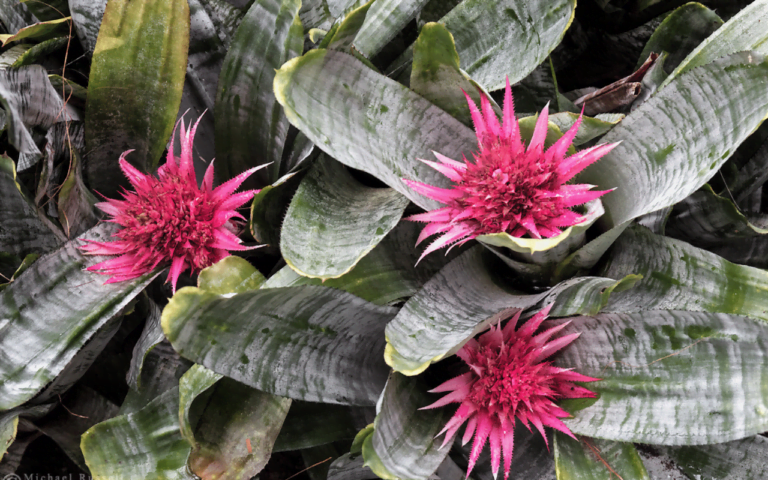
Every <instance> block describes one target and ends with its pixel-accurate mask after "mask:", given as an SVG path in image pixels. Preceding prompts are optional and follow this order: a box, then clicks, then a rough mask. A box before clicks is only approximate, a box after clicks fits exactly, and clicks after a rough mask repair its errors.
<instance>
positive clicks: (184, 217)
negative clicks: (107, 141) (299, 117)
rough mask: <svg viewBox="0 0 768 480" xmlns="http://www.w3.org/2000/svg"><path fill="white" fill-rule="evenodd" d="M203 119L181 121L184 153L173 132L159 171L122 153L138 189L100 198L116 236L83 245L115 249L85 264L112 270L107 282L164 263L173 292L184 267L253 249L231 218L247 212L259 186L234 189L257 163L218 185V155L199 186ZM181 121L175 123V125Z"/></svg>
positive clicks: (90, 250) (99, 250)
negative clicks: (195, 148) (196, 158)
mask: <svg viewBox="0 0 768 480" xmlns="http://www.w3.org/2000/svg"><path fill="white" fill-rule="evenodd" d="M198 123H200V119H198V120H197V123H195V124H194V125H193V126H192V128H191V129H189V130H187V129H186V128H185V125H184V121H183V120H181V156H180V157H179V158H176V157H175V156H174V155H173V136H175V135H176V131H175V130H174V133H173V136H172V137H171V145H170V147H169V149H168V157H167V160H166V163H165V164H164V165H163V166H161V167H160V168H159V169H158V171H157V177H154V176H152V175H145V174H143V173H141V172H140V171H138V170H137V169H136V168H134V167H133V166H132V165H131V164H130V163H128V162H127V161H126V160H125V156H126V155H128V154H129V153H131V152H132V151H133V150H128V151H126V152H124V153H123V154H122V155H121V156H120V160H119V162H120V168H121V169H122V171H123V173H124V174H125V176H126V177H128V181H129V182H130V183H131V185H132V186H133V189H134V191H132V192H129V191H124V192H123V193H122V196H123V199H122V200H114V199H106V201H104V202H101V203H97V204H96V206H97V207H99V209H101V210H102V211H103V212H105V213H107V214H108V215H110V217H111V218H110V219H109V220H108V221H110V222H114V223H117V224H118V225H120V226H122V227H123V228H122V229H121V230H120V231H118V232H117V233H115V234H114V235H113V237H114V238H117V240H116V241H112V242H96V241H92V240H86V242H88V243H87V244H86V245H84V246H82V247H80V248H81V249H82V250H83V251H84V252H85V253H87V254H89V255H116V257H115V258H111V259H109V260H106V261H104V262H101V263H97V264H96V265H93V266H91V267H88V270H89V271H91V272H97V273H100V274H102V275H111V277H110V278H109V279H108V280H107V281H106V282H105V283H115V282H121V281H124V280H130V279H133V278H137V277H140V276H141V275H144V274H145V273H147V272H150V271H152V270H153V269H155V268H157V267H159V266H168V265H170V267H171V268H170V272H169V273H168V281H170V282H171V285H172V286H173V292H174V293H175V292H176V282H177V280H178V278H179V275H180V274H181V272H183V271H184V270H186V269H190V270H191V271H192V272H193V273H196V272H199V271H200V270H202V269H203V268H205V267H208V266H211V265H213V264H214V263H216V262H218V261H219V260H221V259H222V258H224V257H228V256H229V251H230V250H250V249H253V248H258V247H259V246H261V245H257V246H253V247H246V246H243V245H241V244H240V243H241V241H240V239H239V238H238V237H237V235H235V233H234V232H236V231H237V228H236V226H235V224H234V222H233V220H234V219H242V220H245V218H244V217H243V216H242V215H240V214H239V213H237V209H238V208H239V207H241V206H242V205H243V204H245V203H246V202H248V201H249V200H251V199H252V198H253V196H254V194H255V193H257V192H258V191H257V190H249V191H245V192H241V193H235V191H236V190H237V189H238V187H240V185H241V184H242V183H243V181H244V180H245V179H246V178H248V177H249V176H250V175H251V174H252V173H253V172H255V171H256V170H258V169H259V168H262V167H264V166H265V165H262V166H260V167H255V168H251V169H250V170H247V171H245V172H243V173H241V174H240V175H238V176H236V177H235V178H232V179H231V180H229V181H227V182H225V183H223V184H221V185H219V186H218V187H217V188H213V161H211V163H210V164H209V165H208V169H207V170H206V172H205V176H204V177H203V183H202V185H201V186H200V187H198V185H197V178H196V176H195V170H194V165H193V161H192V144H193V140H194V137H195V131H196V130H197V125H198ZM177 127H178V123H177Z"/></svg>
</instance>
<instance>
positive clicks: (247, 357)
mask: <svg viewBox="0 0 768 480" xmlns="http://www.w3.org/2000/svg"><path fill="white" fill-rule="evenodd" d="M394 313H395V310H394V309H392V308H389V307H379V306H376V305H373V304H369V303H367V302H365V301H363V300H361V299H359V298H357V297H355V296H353V295H351V294H348V293H346V292H342V291H339V290H335V289H330V288H324V287H316V286H310V285H305V286H300V287H286V288H268V289H261V290H257V291H252V292H246V293H240V294H235V295H231V294H227V295H217V294H214V293H210V292H206V291H204V290H201V289H197V288H192V287H185V288H183V289H181V290H179V291H178V292H176V295H174V296H173V298H172V299H171V301H170V303H169V304H168V305H167V306H166V307H165V309H164V310H163V315H162V324H163V331H164V332H165V335H166V337H168V339H169V340H170V341H171V343H172V344H173V347H174V348H175V349H176V350H177V351H178V352H179V353H180V354H181V355H182V356H185V357H187V358H190V359H192V360H193V361H196V362H198V363H200V364H201V365H204V366H206V367H207V368H209V369H211V370H213V371H214V372H217V373H220V374H223V375H226V376H228V377H230V378H232V379H234V380H237V381H239V382H242V383H245V384H246V385H249V386H251V387H253V388H258V389H259V390H262V391H265V392H269V393H272V394H274V395H280V396H285V397H289V398H295V399H299V400H307V401H313V402H325V403H339V404H347V405H371V404H373V403H375V401H376V398H377V397H378V394H379V392H380V391H381V388H382V386H383V383H384V378H385V376H386V365H385V364H384V362H383V361H382V359H381V352H382V351H383V349H384V345H383V343H384V341H383V336H382V332H383V330H384V325H385V324H386V322H387V321H388V320H389V319H391V318H392V316H394Z"/></svg>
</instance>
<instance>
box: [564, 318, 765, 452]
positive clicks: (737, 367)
mask: <svg viewBox="0 0 768 480" xmlns="http://www.w3.org/2000/svg"><path fill="white" fill-rule="evenodd" d="M571 320H572V323H571V324H570V325H568V326H567V327H565V329H564V330H563V334H564V335H565V334H569V333H575V332H579V333H580V334H581V336H580V337H579V339H578V340H576V341H575V342H574V343H573V345H572V346H571V347H569V348H567V349H565V350H563V351H562V353H560V354H559V357H558V358H557V359H556V360H555V363H556V364H558V365H560V366H567V367H573V368H575V369H576V371H578V372H580V373H582V374H584V375H588V376H592V377H597V378H601V379H602V380H601V381H599V382H593V383H590V384H589V385H588V387H589V389H590V390H592V391H594V392H596V393H597V394H598V397H597V399H596V400H594V401H589V402H574V403H572V404H571V405H566V406H564V408H565V409H566V410H567V411H569V412H570V413H571V414H572V415H574V418H573V419H569V420H565V423H566V425H568V427H569V428H570V429H571V430H572V431H573V432H574V433H577V434H580V435H587V436H591V437H597V438H604V439H609V440H616V441H623V442H638V443H649V444H658V445H701V444H709V443H718V442H727V441H731V440H735V439H739V438H743V437H746V436H749V435H754V434H756V433H758V432H763V431H765V430H766V429H768V380H766V377H765V375H763V371H762V370H763V369H762V367H761V366H762V365H763V364H764V362H765V361H766V357H768V325H766V324H765V323H763V322H760V321H756V320H752V319H750V318H748V317H743V316H738V315H727V314H722V313H706V312H686V311H681V310H648V311H643V312H640V313H601V314H598V315H597V316H595V317H578V318H574V319H571ZM559 322H560V321H559V320H555V321H554V323H559ZM593 402H594V403H593ZM565 403H568V402H565ZM590 404H591V405H590ZM585 405H588V406H586V407H585ZM579 407H582V408H583V409H580V410H579V409H578V408H579ZM584 407H585V408H584Z"/></svg>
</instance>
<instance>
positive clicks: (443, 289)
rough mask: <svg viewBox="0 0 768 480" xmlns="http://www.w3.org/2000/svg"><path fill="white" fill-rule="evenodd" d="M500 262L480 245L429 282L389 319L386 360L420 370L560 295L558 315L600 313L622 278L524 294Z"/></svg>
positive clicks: (399, 368)
mask: <svg viewBox="0 0 768 480" xmlns="http://www.w3.org/2000/svg"><path fill="white" fill-rule="evenodd" d="M499 264H500V260H498V259H496V258H495V257H493V255H492V254H491V253H490V252H484V251H483V249H482V248H480V247H476V248H473V249H471V250H469V251H467V252H466V253H464V254H462V255H461V256H460V257H458V258H457V259H456V260H454V261H452V262H451V263H450V264H448V265H447V266H446V267H445V268H443V269H442V270H441V271H440V272H439V273H438V274H437V275H435V276H434V277H433V278H432V279H431V280H430V281H429V282H427V283H426V284H425V285H424V287H423V288H422V289H421V290H420V291H419V292H418V293H417V294H416V295H414V296H413V297H411V299H410V300H408V301H407V302H406V303H405V305H404V306H403V308H402V309H401V310H400V312H399V313H398V314H397V316H396V317H395V318H394V320H393V321H392V322H390V323H389V325H387V329H386V335H387V349H386V351H385V358H386V360H387V363H388V364H389V365H390V366H391V367H392V368H394V369H395V370H396V371H399V372H401V373H404V374H406V375H415V374H418V373H421V372H422V371H424V370H425V369H426V368H427V367H428V366H429V365H430V363H432V362H436V361H439V360H441V359H443V358H445V357H446V356H448V355H450V354H452V353H455V352H456V351H458V349H459V348H461V346H462V345H463V344H464V343H465V342H466V341H468V340H469V339H470V338H472V337H473V336H474V335H476V334H477V333H479V332H481V331H482V330H484V329H486V328H487V327H488V325H490V324H492V323H495V322H498V321H500V320H504V319H506V318H507V317H509V316H511V315H512V314H513V313H514V312H515V311H517V310H519V309H527V308H530V307H533V306H534V305H536V304H539V303H540V302H541V303H543V302H547V303H552V302H553V301H555V300H557V301H558V303H560V304H561V305H562V306H557V305H556V306H555V307H554V308H556V309H557V310H556V311H557V312H558V314H559V315H572V314H576V313H587V312H590V313H596V312H597V311H599V310H600V308H601V307H602V306H603V305H604V301H605V299H604V297H602V294H603V293H605V291H607V292H608V295H610V291H611V290H609V287H611V286H614V285H615V284H617V283H619V282H616V281H615V280H610V279H607V278H598V279H595V278H594V277H580V278H576V279H572V280H568V281H564V282H561V283H560V284H559V285H557V287H555V288H553V289H551V290H549V291H545V292H543V293H539V294H524V293H521V292H518V291H515V290H514V289H513V288H511V286H510V285H509V283H508V281H505V280H504V279H503V278H502V277H501V276H500V275H499V272H503V271H504V269H503V268H502V267H500V265H499ZM593 290H594V291H597V292H600V294H598V295H595V294H593V292H592V291H593ZM566 312H568V313H566Z"/></svg>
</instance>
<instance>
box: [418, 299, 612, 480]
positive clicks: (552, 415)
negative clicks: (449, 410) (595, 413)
mask: <svg viewBox="0 0 768 480" xmlns="http://www.w3.org/2000/svg"><path fill="white" fill-rule="evenodd" d="M551 307H552V306H551V305H550V306H548V307H547V308H545V309H543V310H541V311H540V312H538V313H537V314H536V315H534V316H533V317H531V319H530V320H528V321H527V322H526V323H525V324H524V325H523V326H522V327H521V328H520V329H519V330H517V331H515V326H516V325H517V320H518V319H519V318H520V312H518V313H517V314H516V315H515V316H514V317H513V318H512V319H510V320H509V322H508V323H507V324H506V326H504V328H503V329H502V328H501V327H500V326H496V327H493V326H492V327H491V329H490V330H489V331H488V332H486V333H484V334H483V335H481V336H480V337H479V338H478V339H477V340H474V339H472V340H470V341H469V342H468V343H467V344H466V345H464V347H462V348H461V350H459V351H458V353H457V355H458V356H459V357H460V358H461V359H462V360H464V362H465V363H466V364H467V365H469V368H470V370H469V372H467V373H465V374H463V375H460V376H458V377H456V378H453V379H451V380H448V381H447V382H445V383H443V384H442V385H440V386H438V387H437V388H435V389H433V390H430V392H432V393H438V392H450V393H449V394H448V395H446V396H444V397H443V398H441V399H440V400H438V401H437V402H435V403H433V404H432V405H429V406H427V407H424V408H437V407H442V406H444V405H447V404H449V403H460V404H461V405H460V406H459V408H458V410H457V411H456V413H455V414H454V415H453V417H452V418H451V419H450V420H449V421H448V423H447V424H446V425H445V428H443V430H442V431H441V432H440V434H442V433H445V440H444V441H443V446H445V445H446V444H448V443H449V442H450V441H451V440H452V439H453V436H454V435H455V434H456V432H457V431H458V430H459V428H460V427H461V426H462V425H463V424H464V423H465V422H466V424H467V427H466V429H465V431H464V437H463V438H462V442H463V443H465V444H466V443H467V442H468V441H469V440H470V439H471V438H472V436H473V435H474V437H475V441H474V443H473V444H472V450H471V452H470V457H469V467H468V469H467V477H469V474H470V472H471V471H472V469H473V468H474V466H475V462H477V458H478V456H479V455H480V452H481V451H482V450H483V447H484V446H485V443H486V441H489V442H490V445H491V464H492V467H493V474H494V477H495V476H496V475H497V473H498V471H499V465H500V463H501V457H502V454H503V456H504V478H505V480H506V479H508V478H509V469H510V466H511V464H512V449H513V445H514V430H515V419H519V420H520V421H521V422H522V423H523V425H525V426H526V427H527V428H528V429H529V430H530V424H533V426H534V427H536V429H537V430H538V431H539V432H540V433H541V435H542V436H543V437H544V441H545V442H546V441H547V436H546V434H545V433H544V426H545V425H546V426H549V427H552V428H554V429H556V430H559V431H561V432H563V433H565V434H567V435H570V436H571V437H573V434H572V433H571V431H570V430H569V429H568V427H567V426H566V425H565V424H564V423H563V422H562V421H561V420H560V419H561V418H564V417H568V416H569V414H568V412H566V411H565V410H563V409H561V408H560V407H558V406H557V405H555V404H554V400H557V399H559V398H594V397H595V394H594V393H592V392H591V391H589V390H587V389H586V388H584V387H580V386H578V385H576V384H574V383H573V382H594V381H597V380H599V379H597V378H592V377H587V376H585V375H582V374H580V373H576V372H574V371H572V370H571V369H568V368H559V367H555V366H554V365H552V363H551V362H549V361H544V360H546V359H547V358H549V357H551V356H552V355H553V354H554V353H555V352H557V351H559V350H560V349H562V348H564V347H565V346H567V345H569V344H570V343H571V342H573V341H574V340H576V338H577V337H578V336H579V334H578V333H572V334H570V335H565V336H562V337H559V338H556V339H554V340H551V341H550V339H551V338H552V337H553V336H554V335H555V334H556V333H557V332H559V331H560V330H562V329H563V328H564V327H565V326H566V325H568V324H569V323H570V322H565V323H561V324H560V325H558V326H555V327H552V328H550V329H548V330H545V331H544V332H541V333H539V334H538V335H534V332H535V331H536V330H537V329H538V328H539V326H540V325H541V322H543V321H544V320H545V319H546V318H547V315H548V314H549V310H550V308H551ZM438 435H439V434H438ZM574 438H575V437H574Z"/></svg>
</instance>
